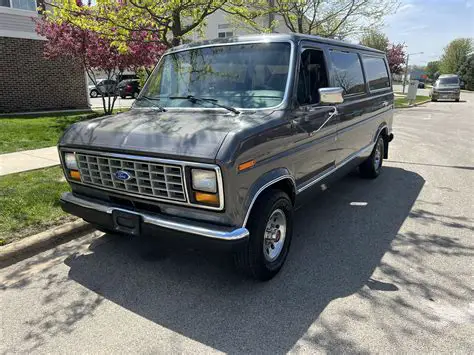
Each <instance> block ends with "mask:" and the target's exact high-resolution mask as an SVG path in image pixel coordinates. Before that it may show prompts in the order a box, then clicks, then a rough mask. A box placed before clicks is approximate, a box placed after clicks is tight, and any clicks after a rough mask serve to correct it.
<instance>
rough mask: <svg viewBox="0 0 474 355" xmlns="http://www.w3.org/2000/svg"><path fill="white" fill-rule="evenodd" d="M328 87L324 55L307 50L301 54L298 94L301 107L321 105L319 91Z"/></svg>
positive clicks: (318, 51) (316, 51)
mask: <svg viewBox="0 0 474 355" xmlns="http://www.w3.org/2000/svg"><path fill="white" fill-rule="evenodd" d="M328 86H329V84H328V76H327V71H326V65H325V62H324V53H323V52H322V51H320V50H316V49H306V50H305V51H304V52H303V53H301V63H300V71H299V77H298V92H297V99H298V103H299V104H300V105H314V104H317V103H319V91H318V90H319V89H320V88H324V87H328Z"/></svg>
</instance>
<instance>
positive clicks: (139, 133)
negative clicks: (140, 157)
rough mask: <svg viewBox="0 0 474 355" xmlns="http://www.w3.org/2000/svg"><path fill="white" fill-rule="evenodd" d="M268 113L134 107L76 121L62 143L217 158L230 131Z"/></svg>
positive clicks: (103, 148) (117, 149) (175, 155)
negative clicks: (116, 112)
mask: <svg viewBox="0 0 474 355" xmlns="http://www.w3.org/2000/svg"><path fill="white" fill-rule="evenodd" d="M267 114H268V112H267ZM267 114H264V113H263V112H262V113H253V114H241V115H235V114H233V113H226V112H218V111H215V110H214V111H205V110H202V111H168V112H159V111H157V110H143V109H132V110H131V111H129V112H126V113H122V114H118V115H114V116H109V117H106V118H97V119H93V120H89V121H84V122H79V123H76V124H74V125H72V126H71V127H70V128H69V129H68V130H67V131H66V132H65V134H64V135H63V137H62V138H61V141H60V145H61V146H84V148H86V149H98V150H114V151H124V152H125V151H129V152H130V151H133V152H143V153H146V154H150V155H155V156H159V155H165V156H173V157H189V158H201V159H202V158H204V159H212V160H214V159H215V157H216V155H217V152H218V150H219V148H220V146H221V144H222V142H223V141H224V139H225V137H226V135H227V134H228V133H229V132H231V131H236V130H239V129H243V128H244V127H248V126H249V125H252V122H255V118H262V117H264V116H265V115H267Z"/></svg>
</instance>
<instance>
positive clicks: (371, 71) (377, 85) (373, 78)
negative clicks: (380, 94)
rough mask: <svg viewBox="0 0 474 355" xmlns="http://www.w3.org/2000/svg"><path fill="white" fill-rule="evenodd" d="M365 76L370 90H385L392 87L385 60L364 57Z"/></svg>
mask: <svg viewBox="0 0 474 355" xmlns="http://www.w3.org/2000/svg"><path fill="white" fill-rule="evenodd" d="M362 61H363V62H364V69H365V74H366V75H367V81H368V82H369V88H370V90H378V89H385V88H389V87H390V80H389V76H388V71H387V66H386V65H385V60H384V59H383V58H377V57H368V56H363V57H362Z"/></svg>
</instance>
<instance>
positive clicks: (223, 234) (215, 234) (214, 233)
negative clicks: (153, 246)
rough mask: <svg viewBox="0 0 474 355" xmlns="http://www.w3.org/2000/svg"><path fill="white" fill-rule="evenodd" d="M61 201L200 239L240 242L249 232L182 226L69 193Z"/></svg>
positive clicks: (189, 225)
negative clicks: (135, 217) (131, 217)
mask: <svg viewBox="0 0 474 355" xmlns="http://www.w3.org/2000/svg"><path fill="white" fill-rule="evenodd" d="M61 200H62V201H64V202H67V203H71V204H74V205H77V206H81V207H84V208H88V209H92V210H95V211H99V212H103V213H107V214H112V212H113V211H114V210H115V211H122V212H126V213H131V214H135V215H139V216H141V217H142V219H143V223H147V224H152V225H155V226H158V227H162V228H166V229H172V230H175V231H179V232H183V233H189V234H195V235H200V236H202V237H206V238H211V239H219V240H226V241H233V240H240V239H244V238H247V237H248V236H249V231H248V230H247V229H246V228H237V229H234V230H231V231H225V230H218V229H209V228H205V227H200V226H193V225H191V224H183V223H179V222H175V221H170V220H167V219H165V218H162V217H158V216H154V215H151V214H147V213H137V212H134V211H129V210H126V209H123V208H115V207H112V206H107V205H102V204H99V203H95V202H92V201H88V200H85V199H82V198H79V197H76V196H74V195H73V194H72V193H71V192H65V193H63V194H62V195H61Z"/></svg>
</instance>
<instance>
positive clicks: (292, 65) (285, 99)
mask: <svg viewBox="0 0 474 355" xmlns="http://www.w3.org/2000/svg"><path fill="white" fill-rule="evenodd" d="M258 43H289V44H290V60H289V62H288V65H289V68H288V77H287V78H286V86H285V93H284V94H283V98H282V100H281V102H280V103H279V104H278V105H276V106H271V107H262V108H245V107H237V106H235V107H234V108H235V109H236V110H238V111H241V112H242V111H252V112H253V111H265V110H278V109H283V108H286V106H287V105H288V100H289V92H290V88H291V86H292V85H291V83H292V82H293V77H294V72H295V58H296V44H295V42H294V41H291V40H289V39H282V40H272V41H269V40H268V39H260V40H253V41H241V42H230V43H214V44H205V45H201V46H196V47H191V48H183V49H178V50H169V51H168V52H166V53H165V54H164V55H163V56H162V57H161V58H160V60H159V61H158V63H157V64H156V65H155V68H154V69H153V71H152V73H151V74H150V76H149V77H148V78H151V77H152V76H153V74H155V71H157V70H158V68H159V67H160V64H161V61H162V60H163V58H165V57H166V56H168V55H171V54H175V53H180V52H185V51H192V50H195V49H201V48H209V47H224V46H238V45H245V44H258ZM148 85H149V80H148V79H147V81H146V83H145V85H143V88H142V90H141V91H140V95H139V96H138V98H140V96H141V95H142V93H145V92H146V88H147V86H148ZM163 107H164V108H165V109H166V110H173V109H178V110H180V109H185V108H186V109H191V110H196V111H198V110H199V109H202V107H200V108H197V107H196V108H194V107H170V106H163ZM132 108H133V109H149V107H143V106H142V107H137V106H135V102H134V103H133V105H132ZM205 109H209V110H219V111H222V110H224V111H225V109H223V108H220V107H209V108H207V107H206V108H205Z"/></svg>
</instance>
